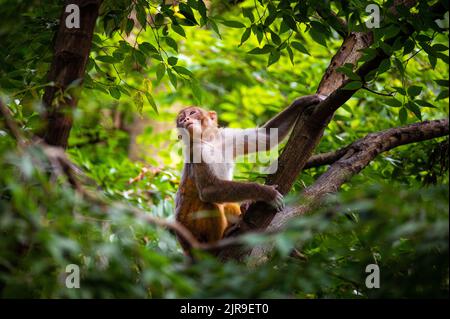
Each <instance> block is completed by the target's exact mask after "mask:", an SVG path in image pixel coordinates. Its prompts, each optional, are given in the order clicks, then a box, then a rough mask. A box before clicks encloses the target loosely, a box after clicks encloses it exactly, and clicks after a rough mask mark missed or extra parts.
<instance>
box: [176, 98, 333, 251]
mask: <svg viewBox="0 0 450 319" xmlns="http://www.w3.org/2000/svg"><path fill="white" fill-rule="evenodd" d="M323 98H324V97H323V96H319V95H317V94H316V95H308V96H304V97H301V98H299V99H297V100H295V101H294V102H293V103H292V104H291V105H290V106H289V107H287V108H286V109H285V110H283V111H282V112H280V113H279V114H277V115H276V116H275V117H273V118H272V119H270V120H269V121H268V122H267V123H265V124H264V125H263V126H262V127H260V128H258V127H257V128H251V129H234V128H220V127H219V125H218V118H217V113H216V112H215V111H208V110H205V109H203V108H201V107H198V106H190V107H186V108H184V109H182V110H181V111H180V112H179V113H178V115H177V117H176V126H177V128H178V130H179V132H180V134H181V133H183V135H179V138H180V139H182V138H183V137H184V138H183V142H184V146H185V163H184V166H183V171H182V174H181V180H180V184H179V187H178V191H177V193H176V197H175V219H176V221H177V222H179V223H180V224H182V225H183V226H184V227H186V228H187V229H188V230H189V231H190V232H191V233H192V234H193V235H194V237H195V238H196V239H197V240H198V241H199V242H201V243H214V242H217V241H218V240H220V239H222V237H223V235H224V233H225V232H226V230H227V229H228V228H229V227H230V226H232V225H233V224H234V223H236V222H237V221H238V220H239V216H240V214H241V207H240V204H239V203H240V202H243V201H263V202H266V203H268V204H269V205H270V206H271V207H273V208H274V209H275V210H276V211H280V210H282V209H283V207H284V203H283V195H282V194H281V193H280V192H279V191H278V190H277V185H262V184H259V183H255V182H236V181H233V180H232V179H233V168H234V159H235V158H236V157H237V156H240V155H246V154H249V153H252V152H259V151H266V150H269V149H270V147H272V146H273V145H271V144H270V143H269V142H270V138H271V134H268V133H267V132H268V130H270V129H277V130H278V141H275V142H276V144H278V143H279V142H281V141H282V140H283V139H284V138H285V137H286V136H287V135H288V133H289V132H290V130H291V128H292V127H293V126H294V124H295V122H296V121H297V119H298V117H299V116H300V114H301V112H302V111H303V110H304V109H305V108H307V107H309V106H312V105H315V104H317V103H319V102H320V101H321V100H322V99H323ZM195 157H197V160H196V158H195ZM179 241H180V244H181V246H182V248H183V250H184V251H185V252H186V253H187V250H188V249H189V246H188V243H186V242H183V240H182V239H181V238H179Z"/></svg>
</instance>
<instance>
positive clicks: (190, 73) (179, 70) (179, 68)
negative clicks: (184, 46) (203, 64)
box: [173, 65, 194, 77]
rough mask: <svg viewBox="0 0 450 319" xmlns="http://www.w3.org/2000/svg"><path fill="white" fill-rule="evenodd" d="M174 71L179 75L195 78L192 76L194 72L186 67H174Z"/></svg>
mask: <svg viewBox="0 0 450 319" xmlns="http://www.w3.org/2000/svg"><path fill="white" fill-rule="evenodd" d="M173 69H174V70H175V71H176V72H177V73H180V74H184V75H187V76H190V77H194V74H192V72H191V71H189V70H188V69H186V68H185V67H182V66H179V65H176V66H174V67H173Z"/></svg>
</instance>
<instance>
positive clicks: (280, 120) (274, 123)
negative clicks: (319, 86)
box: [262, 94, 323, 141]
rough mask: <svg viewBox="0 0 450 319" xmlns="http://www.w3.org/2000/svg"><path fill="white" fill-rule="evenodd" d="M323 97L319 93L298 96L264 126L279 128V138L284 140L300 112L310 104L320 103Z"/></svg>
mask: <svg viewBox="0 0 450 319" xmlns="http://www.w3.org/2000/svg"><path fill="white" fill-rule="evenodd" d="M322 99H323V98H322V97H320V96H319V95H317V94H314V95H307V96H303V97H301V98H298V99H296V100H295V101H294V102H292V104H291V105H290V106H288V107H287V108H286V109H285V110H283V111H281V112H280V113H279V114H278V115H276V116H275V117H273V118H272V119H270V120H269V121H268V122H267V123H266V124H264V125H263V126H262V127H263V128H265V129H270V128H278V138H279V140H280V141H282V140H283V139H284V138H285V137H286V135H287V134H288V133H289V131H290V130H291V128H292V127H293V126H294V124H295V121H296V120H297V118H298V116H299V115H300V113H301V112H302V111H303V110H304V109H305V108H307V107H308V106H310V105H313V104H318V103H319V102H320V101H322Z"/></svg>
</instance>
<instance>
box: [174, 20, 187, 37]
mask: <svg viewBox="0 0 450 319" xmlns="http://www.w3.org/2000/svg"><path fill="white" fill-rule="evenodd" d="M172 30H173V31H174V32H176V33H178V34H179V35H181V36H182V37H185V38H186V32H185V31H184V29H183V27H182V26H180V25H176V24H173V23H172Z"/></svg>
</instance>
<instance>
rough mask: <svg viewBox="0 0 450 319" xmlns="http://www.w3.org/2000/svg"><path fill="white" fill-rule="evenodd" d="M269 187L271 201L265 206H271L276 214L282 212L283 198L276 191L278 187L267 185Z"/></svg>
mask: <svg viewBox="0 0 450 319" xmlns="http://www.w3.org/2000/svg"><path fill="white" fill-rule="evenodd" d="M269 187H270V188H272V190H273V199H272V200H270V201H267V204H269V205H270V206H272V207H273V208H274V209H275V210H276V211H277V212H279V211H282V210H283V208H284V197H283V195H281V193H280V192H279V191H278V190H277V187H278V185H269Z"/></svg>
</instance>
